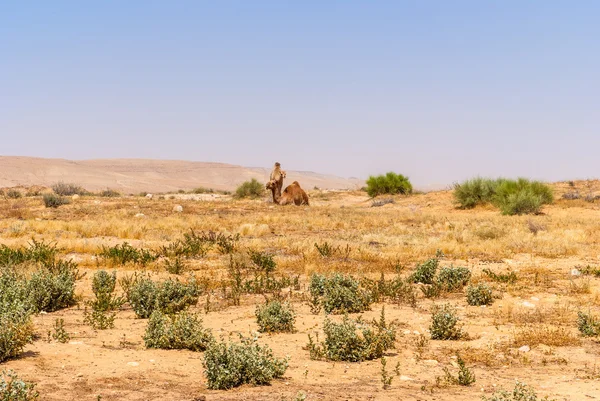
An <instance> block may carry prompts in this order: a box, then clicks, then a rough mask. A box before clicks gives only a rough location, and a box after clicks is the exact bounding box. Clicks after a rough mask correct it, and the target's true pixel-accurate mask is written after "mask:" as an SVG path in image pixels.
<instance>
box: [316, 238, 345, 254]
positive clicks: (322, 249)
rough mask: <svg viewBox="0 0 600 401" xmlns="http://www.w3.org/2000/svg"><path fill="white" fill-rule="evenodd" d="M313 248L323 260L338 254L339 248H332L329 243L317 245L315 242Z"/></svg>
mask: <svg viewBox="0 0 600 401" xmlns="http://www.w3.org/2000/svg"><path fill="white" fill-rule="evenodd" d="M315 248H316V249H317V252H319V255H321V257H323V258H329V257H331V256H333V255H334V254H335V253H337V252H339V250H340V247H339V246H338V247H334V246H333V245H332V244H330V243H329V242H327V241H325V242H323V243H321V244H317V243H316V242H315Z"/></svg>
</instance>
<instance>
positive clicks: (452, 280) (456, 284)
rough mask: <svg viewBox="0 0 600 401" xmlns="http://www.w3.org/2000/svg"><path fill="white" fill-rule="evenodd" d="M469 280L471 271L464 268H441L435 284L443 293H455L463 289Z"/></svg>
mask: <svg viewBox="0 0 600 401" xmlns="http://www.w3.org/2000/svg"><path fill="white" fill-rule="evenodd" d="M470 279H471V270H469V269H467V268H466V267H453V266H451V267H442V268H441V269H440V271H439V273H438V275H437V277H436V280H435V281H436V283H437V284H438V285H439V286H440V287H441V288H442V290H443V291H456V290H459V289H461V288H463V287H464V286H465V285H467V283H468V282H469V280H470Z"/></svg>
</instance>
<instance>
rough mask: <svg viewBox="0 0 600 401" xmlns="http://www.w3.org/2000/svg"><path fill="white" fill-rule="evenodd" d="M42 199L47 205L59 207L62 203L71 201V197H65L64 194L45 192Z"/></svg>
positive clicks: (65, 203)
mask: <svg viewBox="0 0 600 401" xmlns="http://www.w3.org/2000/svg"><path fill="white" fill-rule="evenodd" d="M42 200H43V201H44V205H45V206H46V207H53V208H57V207H59V206H62V205H68V204H69V203H71V200H70V199H69V198H65V197H64V196H60V195H56V194H44V196H42Z"/></svg>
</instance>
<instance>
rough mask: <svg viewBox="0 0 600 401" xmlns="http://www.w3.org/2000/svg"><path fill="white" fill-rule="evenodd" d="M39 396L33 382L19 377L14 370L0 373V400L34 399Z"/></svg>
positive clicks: (21, 400) (20, 400) (32, 400)
mask: <svg viewBox="0 0 600 401" xmlns="http://www.w3.org/2000/svg"><path fill="white" fill-rule="evenodd" d="M39 396H40V395H39V393H38V392H37V391H36V390H35V384H34V383H28V382H26V381H23V380H21V379H19V376H17V374H16V373H15V372H14V371H12V370H9V371H2V373H1V374H0V401H34V400H37V399H38V398H39Z"/></svg>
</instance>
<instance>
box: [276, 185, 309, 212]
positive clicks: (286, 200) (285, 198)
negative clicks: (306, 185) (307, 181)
mask: <svg viewBox="0 0 600 401" xmlns="http://www.w3.org/2000/svg"><path fill="white" fill-rule="evenodd" d="M276 186H277V183H276V182H275V181H274V180H271V181H269V182H268V183H267V189H270V190H271V192H272V193H273V199H274V202H275V203H278V204H280V205H291V204H294V205H296V206H300V205H310V204H309V201H308V195H307V194H306V192H304V190H303V189H302V188H300V184H299V183H298V181H294V182H292V183H291V184H290V185H288V186H287V187H286V188H285V190H284V191H283V194H281V196H279V195H277V193H276Z"/></svg>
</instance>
